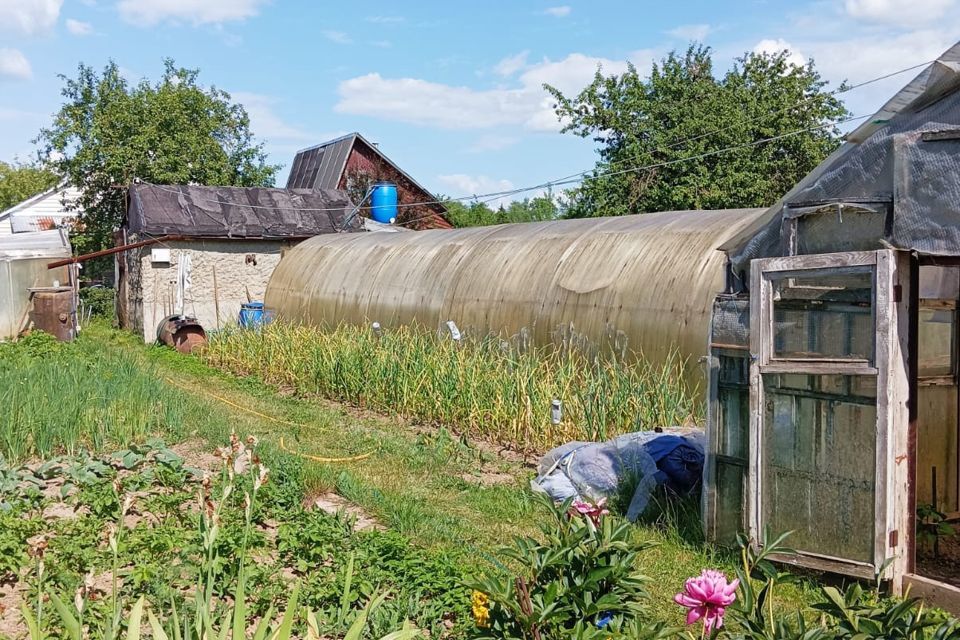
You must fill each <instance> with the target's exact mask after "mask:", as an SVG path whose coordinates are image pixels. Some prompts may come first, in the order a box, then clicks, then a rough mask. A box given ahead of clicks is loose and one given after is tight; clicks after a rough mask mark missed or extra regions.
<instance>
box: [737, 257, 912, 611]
mask: <svg viewBox="0 0 960 640" xmlns="http://www.w3.org/2000/svg"><path fill="white" fill-rule="evenodd" d="M864 273H872V274H873V281H872V296H873V299H872V301H871V302H872V309H873V311H872V320H873V329H874V336H875V339H874V343H873V344H874V350H873V359H872V361H870V360H868V359H862V360H857V359H854V358H850V357H846V358H844V359H840V358H831V357H818V356H817V355H813V356H810V355H806V356H804V357H802V358H798V357H790V356H789V355H787V356H784V355H783V354H780V355H778V354H777V353H776V349H775V342H774V339H775V335H776V333H775V326H774V289H775V287H774V280H781V281H782V280H784V279H790V278H793V277H794V276H796V277H798V278H801V277H802V278H809V277H811V276H813V277H816V276H818V275H823V276H826V277H829V276H838V275H839V276H843V275H847V274H860V275H861V276H862V275H863V274H864ZM910 273H911V264H910V256H909V255H908V254H906V253H904V252H897V251H892V250H879V251H858V252H845V253H830V254H818V255H804V256H784V257H777V258H765V259H757V260H753V261H752V263H751V274H750V275H751V286H750V325H751V331H750V442H751V447H750V451H749V464H748V491H747V504H746V511H747V513H746V520H747V525H748V531H749V533H750V536H751V538H752V539H753V540H754V541H760V540H761V539H762V537H761V536H762V532H763V530H764V525H765V524H766V523H765V521H764V516H763V504H764V503H763V499H764V494H763V492H764V490H765V487H764V480H763V478H764V473H763V472H764V470H765V467H764V465H765V464H767V462H768V461H766V460H765V459H764V451H765V445H766V444H767V443H766V442H765V441H764V432H765V425H766V421H767V418H766V398H765V397H764V396H765V388H764V376H765V375H768V374H800V375H804V374H807V375H811V376H814V375H822V376H826V375H836V376H873V377H875V378H876V418H877V428H876V460H875V478H874V485H873V486H874V489H873V491H874V494H875V501H874V512H873V516H874V530H873V532H872V543H873V544H872V554H871V555H872V558H870V559H869V561H864V560H863V559H862V558H861V559H853V558H849V557H842V554H837V555H829V554H824V553H819V552H816V553H815V552H809V551H803V550H798V552H797V553H796V554H795V555H793V554H791V555H783V556H780V557H777V558H775V559H776V560H778V561H780V562H784V563H789V564H795V565H799V566H804V567H809V568H812V569H816V570H820V571H828V572H832V573H840V574H846V575H852V576H856V577H859V578H865V579H871V578H874V577H877V576H880V577H882V578H883V579H885V580H889V581H890V583H891V587H892V589H893V591H894V592H896V593H899V592H900V591H901V589H902V582H903V578H904V576H905V574H906V572H907V571H908V570H909V562H908V560H909V558H910V557H911V556H912V553H909V552H908V550H911V548H912V543H913V540H912V538H913V526H914V522H913V518H912V517H910V512H909V486H910V477H909V467H910V464H909V460H910V449H909V413H908V398H909V395H910V385H909V363H908V358H907V353H908V349H907V346H908V344H909V326H910V315H909V312H908V308H907V306H908V304H909V301H910V299H911V296H910V294H909V290H910V285H911V278H910ZM838 516H839V514H838ZM821 526H823V527H831V526H835V525H834V523H832V522H822V523H821ZM771 533H773V534H778V533H782V532H778V531H772V532H771ZM786 545H787V546H792V545H791V544H790V540H789V538H788V539H787V541H786Z"/></svg>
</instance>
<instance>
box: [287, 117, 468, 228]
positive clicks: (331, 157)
mask: <svg viewBox="0 0 960 640" xmlns="http://www.w3.org/2000/svg"><path fill="white" fill-rule="evenodd" d="M380 181H389V182H393V183H394V184H396V185H397V200H398V202H399V205H400V215H399V221H400V222H401V223H402V224H405V225H407V226H409V227H410V228H411V229H449V228H451V227H452V226H453V225H451V224H450V221H449V220H447V209H446V207H444V206H443V204H442V203H440V202H438V201H437V197H436V196H434V195H433V194H431V193H430V192H429V191H427V190H426V189H425V188H424V187H422V186H421V185H420V183H418V182H417V181H416V180H414V179H413V178H412V177H411V176H410V174H408V173H407V172H406V171H404V170H403V169H401V168H400V166H399V165H397V164H396V163H395V162H393V161H392V160H391V159H390V158H388V157H387V156H386V155H385V154H384V153H383V152H382V151H381V150H380V147H379V146H378V145H377V144H375V143H373V142H370V141H369V140H367V139H366V138H364V137H363V136H362V135H360V134H359V133H351V134H348V135H345V136H342V137H340V138H336V139H335V140H330V141H329V142H324V143H322V144H318V145H316V146H313V147H309V148H307V149H303V150H302V151H299V152H298V153H297V155H296V157H294V159H293V166H291V167H290V176H289V177H288V178H287V188H288V189H343V190H345V191H347V192H348V193H349V194H350V197H351V199H352V200H353V202H360V200H362V199H363V197H364V196H365V195H366V193H367V191H368V189H369V188H370V186H371V185H373V184H374V183H375V182H380ZM417 203H428V204H417Z"/></svg>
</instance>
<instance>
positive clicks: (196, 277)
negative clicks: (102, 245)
mask: <svg viewBox="0 0 960 640" xmlns="http://www.w3.org/2000/svg"><path fill="white" fill-rule="evenodd" d="M353 210H354V206H353V205H352V204H351V203H350V201H349V198H348V197H347V194H346V193H345V192H343V191H338V190H334V189H315V190H314V189H273V188H259V187H204V186H193V185H190V186H183V185H179V186H171V185H154V184H134V185H132V186H131V187H130V190H129V195H128V210H127V217H126V221H125V223H124V226H123V228H122V230H121V232H120V235H119V238H118V240H119V244H122V245H128V244H137V243H146V244H144V246H139V247H136V248H133V249H131V250H129V251H124V252H122V253H118V254H117V259H116V265H117V272H118V286H117V301H118V304H117V314H118V320H119V324H120V326H122V327H124V328H128V329H131V330H133V331H135V332H137V333H139V334H141V335H142V336H143V338H144V340H145V341H147V342H153V341H155V340H156V338H157V327H158V325H159V324H160V322H161V321H162V320H163V319H164V318H166V317H168V316H170V315H173V314H186V315H190V316H193V317H195V318H196V319H197V320H199V322H200V324H201V325H203V327H204V328H205V329H207V330H208V331H209V330H211V329H218V328H222V327H224V326H227V325H230V324H235V323H236V321H237V316H238V313H239V311H240V305H241V304H242V303H244V302H247V301H248V300H253V301H259V300H263V295H264V293H265V289H266V285H267V279H268V278H269V277H270V274H271V273H272V272H273V269H274V267H276V265H277V263H278V262H279V261H280V256H281V255H282V254H283V252H284V251H286V250H287V249H289V248H291V247H293V246H294V245H296V244H297V243H298V242H300V241H302V240H304V239H306V238H309V237H312V236H315V235H320V234H337V233H340V232H350V231H358V230H361V229H362V226H361V224H360V221H359V219H358V218H357V217H356V216H352V215H351V214H352V213H353Z"/></svg>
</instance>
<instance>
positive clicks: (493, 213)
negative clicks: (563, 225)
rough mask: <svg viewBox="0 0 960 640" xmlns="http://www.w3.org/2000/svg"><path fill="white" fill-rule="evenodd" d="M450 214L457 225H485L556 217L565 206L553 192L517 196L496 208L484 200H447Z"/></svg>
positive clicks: (536, 220)
mask: <svg viewBox="0 0 960 640" xmlns="http://www.w3.org/2000/svg"><path fill="white" fill-rule="evenodd" d="M444 206H445V207H446V208H447V215H448V216H449V218H450V222H451V224H453V226H454V227H485V226H489V225H492V224H504V223H507V222H538V221H542V220H556V219H557V218H559V217H560V216H561V213H562V209H561V207H560V205H558V204H557V201H556V200H555V199H554V197H553V194H551V193H547V194H545V195H542V196H537V197H535V198H525V199H523V200H514V201H513V202H511V203H510V204H508V205H507V206H506V207H502V206H501V207H499V208H498V209H492V208H490V207H489V206H488V205H487V204H485V203H483V202H471V203H464V202H462V201H459V200H447V201H445V202H444Z"/></svg>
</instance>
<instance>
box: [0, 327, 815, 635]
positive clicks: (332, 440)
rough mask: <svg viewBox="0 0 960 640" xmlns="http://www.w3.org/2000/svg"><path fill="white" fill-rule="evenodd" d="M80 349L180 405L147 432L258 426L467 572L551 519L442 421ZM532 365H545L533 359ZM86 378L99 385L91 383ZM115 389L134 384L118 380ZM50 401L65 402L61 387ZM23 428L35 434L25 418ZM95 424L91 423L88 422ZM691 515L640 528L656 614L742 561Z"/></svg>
mask: <svg viewBox="0 0 960 640" xmlns="http://www.w3.org/2000/svg"><path fill="white" fill-rule="evenodd" d="M268 335H269V334H268ZM421 339H422V340H424V341H426V340H427V339H426V338H421ZM76 348H77V349H79V350H81V351H82V352H84V353H88V354H95V356H96V358H97V359H99V360H101V361H102V362H104V363H111V362H112V363H116V366H118V367H119V366H121V364H122V366H123V367H125V368H124V369H123V371H125V372H126V374H125V375H128V376H133V375H139V376H142V377H143V381H142V384H143V385H144V387H145V388H151V389H153V392H152V393H153V394H154V395H150V393H145V394H144V396H143V397H144V398H145V399H146V401H149V402H155V401H156V400H157V399H160V401H162V402H163V403H164V404H169V405H170V407H173V408H177V407H179V408H177V409H176V411H174V410H173V409H170V411H171V413H169V414H165V415H169V416H170V417H169V420H170V422H169V424H162V423H164V422H165V421H166V420H167V418H162V419H161V418H157V422H155V423H151V422H147V423H145V424H144V426H143V430H144V433H146V432H147V431H150V430H151V429H152V428H154V427H155V428H157V429H158V430H159V431H160V432H161V433H163V434H167V437H168V439H169V440H170V441H173V440H176V439H179V438H186V437H197V436H199V437H201V438H203V439H205V440H207V441H209V442H212V443H222V442H223V441H224V440H225V439H226V438H227V437H228V435H229V433H230V432H231V430H233V429H235V430H237V431H238V432H240V433H252V434H254V435H256V436H258V437H260V438H261V440H262V444H261V447H262V449H263V450H264V452H265V455H266V456H274V457H275V460H276V462H268V465H269V466H270V467H271V469H273V470H277V471H278V472H279V471H280V470H282V469H283V468H285V467H289V468H290V469H297V471H296V473H297V477H298V478H299V479H298V480H297V483H298V484H297V486H298V487H299V489H298V490H299V491H301V492H305V493H307V494H316V493H320V492H325V491H329V490H335V491H336V492H337V493H339V494H340V495H342V496H344V497H346V498H347V499H349V500H350V501H351V502H353V503H355V504H357V505H359V506H360V507H362V508H363V509H364V510H365V511H366V512H367V513H369V514H371V515H372V516H374V517H375V518H376V519H377V520H379V521H380V522H381V523H383V524H384V525H385V526H387V527H388V528H389V529H390V530H391V531H393V532H395V533H397V534H399V535H402V536H405V537H406V538H409V539H410V540H413V541H415V544H416V545H417V546H418V547H420V548H424V549H431V550H436V551H437V552H438V553H453V552H456V554H457V555H456V557H457V558H458V563H459V564H460V566H461V568H462V569H463V570H465V571H473V570H477V569H480V570H482V569H484V568H488V567H490V566H491V564H490V559H491V558H492V554H493V553H494V551H495V549H497V548H498V547H499V546H500V545H502V544H504V543H505V542H507V541H508V540H509V539H510V538H511V537H512V536H514V535H529V534H534V533H535V531H536V526H535V524H536V522H537V521H538V520H539V519H541V518H542V517H543V515H544V514H543V513H542V512H541V511H540V507H539V506H538V505H537V504H536V502H535V501H534V500H533V499H532V498H531V496H530V491H529V480H530V479H531V478H532V475H533V472H532V470H531V469H530V468H529V467H527V466H525V465H523V464H521V462H519V461H517V460H515V459H506V458H504V457H503V456H501V455H499V454H498V453H497V452H496V451H495V450H491V449H489V448H487V447H484V446H480V445H479V444H478V443H477V441H475V440H473V439H470V438H467V437H465V436H464V435H455V434H454V433H453V432H451V431H450V430H447V429H445V428H443V427H431V428H423V427H417V426H416V425H412V424H411V423H410V422H409V421H408V420H405V419H402V418H400V417H397V416H396V415H395V414H394V415H390V414H392V413H393V412H391V411H390V407H386V408H384V409H382V410H381V411H380V412H377V413H375V412H372V411H366V410H359V409H356V408H350V407H348V406H345V405H342V404H337V403H332V402H330V401H328V400H326V399H324V398H322V397H318V396H317V394H316V393H313V392H310V393H307V394H306V395H307V397H300V396H299V395H297V394H290V393H289V389H288V388H287V387H283V389H284V392H283V393H280V392H279V391H278V386H279V385H281V384H282V385H289V384H290V383H289V382H288V381H278V380H274V381H273V384H267V383H266V382H265V381H264V380H263V379H261V378H260V376H259V375H258V374H255V375H234V374H232V373H229V372H225V371H223V370H220V369H217V368H216V367H215V366H212V364H214V363H215V362H216V361H215V359H212V358H211V357H209V356H208V357H207V359H206V362H204V361H202V360H201V359H200V358H198V357H193V356H184V355H181V354H178V353H176V352H173V351H171V350H168V349H163V348H157V347H147V348H145V347H144V346H143V344H142V343H141V342H140V341H139V339H138V338H137V337H136V336H133V335H129V334H125V333H121V332H116V331H113V330H111V329H108V328H106V327H105V326H103V325H96V324H94V325H92V326H91V327H90V328H88V329H87V330H86V331H85V333H84V336H83V337H82V338H81V340H80V341H79V342H78V343H77V345H76ZM399 348H400V345H397V349H399ZM468 349H469V347H468ZM304 351H306V350H304ZM464 351H465V350H464V349H463V348H462V347H461V350H460V351H452V352H450V353H449V354H448V357H450V358H451V360H450V362H453V363H456V362H458V360H457V359H458V358H466V355H467V354H466V353H464ZM467 353H469V351H467ZM451 354H452V355H451ZM395 355H396V357H397V359H398V360H399V359H400V358H402V357H405V356H404V355H403V353H396V354H395ZM272 357H274V358H278V357H279V356H278V355H276V354H274V355H273V356H272ZM469 361H470V360H469V359H467V360H466V362H469ZM103 366H106V364H105V365H103ZM274 366H276V365H274ZM464 366H466V365H464ZM524 366H529V367H531V370H535V369H534V368H533V363H529V364H528V365H524ZM14 369H16V367H14ZM4 375H12V374H4ZM170 381H172V382H173V384H171V382H170ZM84 384H87V385H89V386H90V387H91V388H96V385H93V383H86V382H82V383H81V385H84ZM137 384H138V385H139V384H140V383H137ZM83 388H87V387H84V386H81V389H83ZM308 391H309V390H308ZM110 393H118V394H122V393H124V391H123V389H120V388H119V387H118V388H117V389H114V390H113V391H110ZM543 393H544V394H545V395H544V396H543V397H544V398H547V397H549V395H547V394H548V393H549V392H548V391H547V390H546V389H545V390H544V391H543ZM215 396H216V397H215ZM94 397H96V396H94ZM48 398H49V402H52V403H56V402H58V400H57V398H58V395H57V394H53V393H51V394H50V395H49V396H48ZM218 398H219V399H218ZM221 399H222V400H227V401H229V402H230V403H231V404H227V403H225V402H223V401H222V400H221ZM476 402H479V400H476ZM358 404H359V403H358ZM370 404H371V403H367V406H368V407H369V406H370ZM237 406H239V407H243V408H244V409H239V408H237ZM250 411H255V412H257V413H258V414H261V415H255V414H254V413H250ZM503 411H506V409H505V408H504V409H503ZM48 413H53V410H52V409H50V410H48ZM262 415H266V416H272V417H274V418H276V419H277V420H280V421H282V422H276V421H273V420H268V419H266V418H263V417H262ZM504 415H506V414H504ZM33 424H34V425H38V424H39V423H38V422H35V423H33ZM454 424H456V423H454ZM480 426H481V425H478V427H480ZM4 428H9V426H5V427H4ZM13 428H15V429H21V430H23V429H25V427H23V426H22V425H19V426H18V425H13ZM95 428H96V425H91V424H88V425H86V426H85V427H83V429H95ZM21 432H23V431H21ZM121 436H122V437H121ZM112 437H114V436H112V435H111V434H110V433H105V434H104V435H103V436H102V438H101V440H103V441H111V438H112ZM116 437H117V440H116V441H114V442H113V443H114V444H117V445H119V446H124V445H125V444H127V442H129V440H128V439H127V437H128V436H127V433H126V432H122V433H119V432H118V434H117V435H116ZM281 437H282V438H283V439H284V442H285V444H286V447H287V448H288V449H290V450H294V451H298V452H301V453H305V454H314V455H319V456H333V457H341V456H356V455H360V454H366V453H371V454H372V455H371V456H370V457H369V458H367V459H364V460H360V461H357V462H350V463H343V464H323V463H316V462H312V461H308V460H301V459H299V458H297V457H295V456H293V455H290V454H288V453H286V452H284V451H281V450H280V449H279V446H278V445H279V441H280V438H281ZM553 437H560V433H558V432H555V433H554V434H553ZM73 442H74V443H86V442H90V443H94V438H92V437H90V436H89V434H85V433H84V432H83V431H82V430H80V431H79V432H78V433H77V434H76V435H75V437H74V439H73ZM6 446H7V445H6V444H4V443H3V442H0V451H3V452H4V453H6V454H7V455H9V453H10V452H9V451H6V450H5V447H6ZM75 446H76V445H75ZM31 455H32V454H31ZM493 474H495V475H496V476H497V477H498V478H499V480H498V481H497V482H496V483H491V482H487V481H485V480H484V478H486V477H488V476H491V475H493ZM691 513H693V514H694V515H693V516H691V515H690V514H691ZM693 520H695V510H692V509H685V510H670V509H667V510H665V512H664V515H663V516H662V517H661V519H660V520H659V521H657V522H653V523H651V524H648V525H641V526H637V527H636V529H635V533H634V535H635V536H636V538H637V539H638V540H642V541H647V542H653V543H655V544H656V546H655V547H654V548H652V549H650V550H648V551H645V552H644V553H643V554H642V557H641V566H640V570H641V571H642V572H643V573H644V574H646V575H647V576H649V577H650V579H651V581H650V585H649V589H648V590H649V592H650V594H651V609H652V613H653V614H654V615H656V616H659V617H661V618H663V619H665V620H668V621H671V622H675V623H677V622H680V621H681V613H680V611H679V609H678V607H676V605H674V604H673V602H672V599H671V598H672V595H673V594H674V593H675V592H676V591H677V590H678V589H679V588H680V586H681V585H682V583H683V580H684V579H685V578H686V577H688V576H691V575H694V574H697V573H699V571H700V570H701V569H703V568H704V567H715V568H719V569H721V570H726V571H728V572H729V571H731V570H732V568H733V567H734V565H735V564H736V563H737V558H735V557H733V556H732V555H731V554H729V553H728V552H726V551H723V550H717V549H714V548H712V547H710V546H708V545H705V544H703V543H702V540H700V539H699V534H698V529H697V527H696V526H695V524H694V525H692V524H690V523H691V522H692V521H693ZM804 589H805V587H800V588H798V589H791V590H786V591H784V592H782V598H783V605H784V606H785V607H789V608H792V607H794V606H795V605H797V604H798V603H800V602H801V601H802V600H803V599H804Z"/></svg>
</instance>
